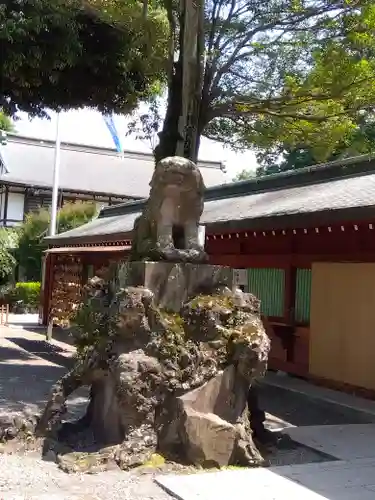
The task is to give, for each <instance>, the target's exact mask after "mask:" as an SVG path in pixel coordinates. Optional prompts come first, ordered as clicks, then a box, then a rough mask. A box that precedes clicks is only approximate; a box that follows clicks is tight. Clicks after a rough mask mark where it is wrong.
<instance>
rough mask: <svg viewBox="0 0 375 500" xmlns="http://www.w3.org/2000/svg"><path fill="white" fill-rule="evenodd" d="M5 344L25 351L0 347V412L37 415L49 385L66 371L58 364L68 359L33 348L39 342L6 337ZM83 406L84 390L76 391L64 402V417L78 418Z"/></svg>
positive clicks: (42, 349)
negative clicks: (9, 343) (30, 412)
mask: <svg viewBox="0 0 375 500" xmlns="http://www.w3.org/2000/svg"><path fill="white" fill-rule="evenodd" d="M7 340H8V339H7ZM9 342H13V343H14V344H16V345H18V346H19V347H22V349H26V348H28V349H26V351H24V350H22V349H19V348H18V349H17V348H16V347H14V348H13V347H8V346H0V412H1V413H13V412H23V411H26V410H29V411H32V412H40V411H41V410H43V408H44V405H45V403H46V401H47V399H48V395H49V392H50V390H51V387H52V385H53V384H54V383H55V382H56V381H57V380H58V379H59V378H60V377H62V376H63V375H64V374H65V373H66V371H67V368H66V367H65V366H62V364H63V363H64V364H65V363H67V364H69V362H70V363H71V360H70V359H69V358H66V357H64V356H62V355H61V354H60V355H59V354H58V353H55V352H47V351H45V346H42V345H41V346H38V347H36V346H35V343H34V342H36V344H39V343H40V342H39V341H28V340H26V339H18V338H9ZM47 345H48V344H47ZM48 347H53V346H50V345H48ZM36 351H38V354H37V352H36ZM41 351H43V352H41ZM44 351H45V352H44ZM42 354H43V355H42ZM36 356H38V357H36ZM52 360H54V361H52ZM56 361H58V363H56ZM51 362H54V363H55V364H51ZM86 405H87V390H85V389H82V390H80V391H77V392H76V393H75V394H74V395H73V397H71V398H69V400H68V415H67V418H68V419H71V418H77V417H79V416H81V415H82V412H83V411H84V409H85V407H86Z"/></svg>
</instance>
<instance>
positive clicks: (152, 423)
mask: <svg viewBox="0 0 375 500" xmlns="http://www.w3.org/2000/svg"><path fill="white" fill-rule="evenodd" d="M112 272H113V275H112V276H110V277H108V280H105V279H99V278H94V279H92V280H91V282H90V285H89V286H88V287H87V291H86V292H87V293H86V297H85V300H84V302H83V304H82V306H81V308H80V310H79V311H78V314H77V318H76V327H77V346H78V353H77V362H76V365H75V366H74V368H73V369H72V370H71V371H70V372H69V373H68V374H67V375H65V376H64V377H63V378H62V379H60V380H59V381H58V382H57V383H56V384H55V385H54V387H53V388H52V392H51V397H50V399H49V401H48V404H47V406H46V409H45V411H44V414H43V415H42V418H41V419H40V422H39V425H38V432H39V433H41V434H47V435H51V434H52V435H55V436H58V435H59V436H62V435H63V434H64V427H63V428H62V429H63V430H62V431H61V424H62V418H63V415H64V412H65V410H66V398H67V397H68V396H69V395H70V394H71V393H72V392H73V391H74V390H76V389H77V388H78V387H79V386H81V385H90V386H91V401H90V404H89V407H88V409H87V414H86V416H85V417H84V419H83V420H81V422H80V423H79V426H78V427H79V428H80V429H81V430H82V429H86V430H89V432H90V434H91V435H92V436H94V440H95V441H96V443H97V444H98V445H101V446H110V445H119V446H118V447H117V452H116V459H117V462H118V463H119V465H120V466H121V467H122V468H124V469H128V468H131V467H135V466H137V465H141V464H142V463H144V462H145V461H147V460H149V458H150V457H151V455H152V454H154V453H155V452H156V451H160V452H161V453H162V454H163V455H164V456H166V457H171V458H173V459H174V460H177V461H182V462H184V463H186V462H187V463H191V464H195V465H203V466H224V465H230V464H233V465H244V466H250V465H259V464H262V463H263V460H262V457H261V455H260V453H259V451H258V450H257V448H256V446H255V445H254V443H253V441H252V436H251V431H250V427H249V421H248V415H247V407H246V403H247V393H248V390H249V387H250V385H251V384H252V383H253V381H254V380H255V379H256V378H258V377H260V376H262V375H263V373H264V372H265V369H266V364H267V357H268V352H269V348H270V342H269V339H268V337H267V335H266V333H265V330H264V328H263V325H262V321H261V319H260V315H259V301H258V300H257V299H256V298H255V297H254V296H252V295H250V294H244V293H242V292H241V291H240V290H236V291H231V290H230V288H228V286H226V285H231V270H230V269H229V268H220V267H215V268H213V266H206V265H192V264H183V265H182V264H170V263H120V264H118V265H117V266H116V267H115V268H114V269H113V270H112ZM210 277H211V281H210ZM146 285H147V286H146ZM78 427H76V429H75V430H74V427H73V428H72V427H70V430H71V431H72V430H73V433H74V432H76V431H77V429H78ZM65 434H66V432H65Z"/></svg>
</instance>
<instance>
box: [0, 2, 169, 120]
mask: <svg viewBox="0 0 375 500" xmlns="http://www.w3.org/2000/svg"><path fill="white" fill-rule="evenodd" d="M94 3H95V2H94ZM109 3H110V2H106V1H104V2H102V6H103V5H104V6H105V5H106V4H109ZM121 4H122V6H123V10H122V19H123V22H122V23H121V27H120V28H121V29H116V27H114V26H113V23H112V22H110V20H109V18H107V17H106V16H105V15H104V14H105V12H106V11H105V9H104V10H102V11H101V12H102V14H101V15H98V13H97V11H96V9H95V8H93V7H92V6H91V5H90V3H89V2H86V1H85V0H82V1H81V0H6V1H5V2H2V3H1V4H0V46H1V58H0V75H1V78H0V108H3V110H4V111H5V112H6V113H8V114H9V115H14V114H15V113H16V112H17V111H18V110H21V111H25V112H27V113H30V114H31V115H43V114H45V111H44V110H45V108H49V109H52V110H61V109H71V108H80V107H83V106H87V107H93V108H97V109H98V110H100V111H102V112H112V111H113V112H120V113H121V112H127V111H129V110H130V109H133V108H134V106H135V105H136V104H137V102H138V100H139V99H147V98H148V97H149V96H150V95H153V94H154V93H155V92H157V91H159V90H160V82H161V81H162V79H163V75H164V71H163V64H164V58H165V55H166V39H167V32H168V28H167V23H166V21H165V19H164V17H163V16H162V15H161V14H160V11H158V10H156V9H152V7H150V15H149V16H148V17H147V18H144V16H143V15H142V4H141V3H140V2H136V1H133V0H126V1H122V2H121Z"/></svg>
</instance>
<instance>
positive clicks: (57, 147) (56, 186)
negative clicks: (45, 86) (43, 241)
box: [49, 113, 61, 236]
mask: <svg viewBox="0 0 375 500" xmlns="http://www.w3.org/2000/svg"><path fill="white" fill-rule="evenodd" d="M60 146H61V139H60V113H57V121H56V140H55V162H54V169H53V186H52V207H51V223H50V228H49V234H50V236H54V235H55V234H56V225H57V224H56V223H57V205H58V200H59V177H60Z"/></svg>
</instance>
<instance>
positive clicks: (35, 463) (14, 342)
mask: <svg viewBox="0 0 375 500" xmlns="http://www.w3.org/2000/svg"><path fill="white" fill-rule="evenodd" d="M42 340H43V337H42V336H41V335H40V334H38V333H35V332H29V331H26V330H19V329H9V328H0V413H3V412H14V411H20V410H24V409H25V408H29V409H33V410H34V411H40V410H41V409H42V408H43V406H44V404H45V401H46V398H47V396H48V392H49V389H50V387H51V384H52V383H53V382H54V381H55V380H56V379H57V378H59V377H60V376H61V375H62V374H63V373H65V372H66V368H65V367H64V366H69V364H70V360H69V355H70V354H69V353H71V348H70V347H68V346H66V344H61V343H58V342H55V346H56V347H55V348H53V349H51V346H50V345H48V344H45V343H43V342H42ZM86 396H87V392H86V391H81V392H80V393H77V395H76V396H75V397H74V398H72V399H71V400H70V402H69V411H70V413H71V415H72V416H74V418H76V417H77V416H79V415H80V414H82V411H83V410H84V408H85V406H86V404H87V398H86ZM260 397H261V402H262V406H263V408H264V409H265V410H266V411H267V412H268V413H269V414H271V415H269V418H268V425H269V427H271V428H272V427H273V428H280V427H285V426H288V425H290V424H292V425H322V424H345V423H359V422H356V421H353V416H350V415H349V416H348V415H344V414H343V413H342V411H340V410H338V409H337V408H334V407H329V406H328V407H327V406H326V405H322V404H321V403H319V402H314V401H310V400H308V401H307V400H306V397H304V396H303V395H299V394H296V393H291V392H289V391H285V390H282V389H279V388H274V387H271V386H268V385H264V386H260ZM361 423H363V420H362V421H361ZM39 457H40V454H34V455H30V454H28V455H26V456H25V455H21V454H11V455H9V454H1V453H0V470H1V474H0V499H1V500H8V499H9V500H10V499H12V500H16V499H17V498H19V499H22V500H37V499H38V500H47V499H48V500H89V499H90V500H104V499H106V500H107V499H108V498H110V499H113V500H116V499H117V498H118V499H120V498H121V500H127V499H133V500H151V499H152V500H168V499H169V500H170V499H171V497H170V496H169V495H168V494H167V493H165V492H164V491H163V490H162V489H161V488H159V487H158V486H157V485H156V484H155V483H154V482H153V476H152V474H151V473H148V474H140V473H139V472H138V473H136V472H131V473H126V472H122V471H119V470H110V471H106V472H102V473H99V474H96V475H88V474H86V475H79V474H73V475H67V474H66V473H64V472H62V471H61V470H59V469H58V468H57V466H56V464H54V463H51V462H46V461H42V460H41V459H40V458H39ZM268 458H269V460H270V462H271V465H289V464H301V463H310V462H319V461H325V460H329V459H332V457H327V456H325V455H323V454H320V453H318V452H316V451H314V450H312V449H309V448H306V447H303V446H300V445H297V444H296V443H293V442H291V443H289V444H288V445H287V446H285V447H284V448H282V449H279V450H277V452H275V453H273V454H272V455H271V456H269V457H268Z"/></svg>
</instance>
